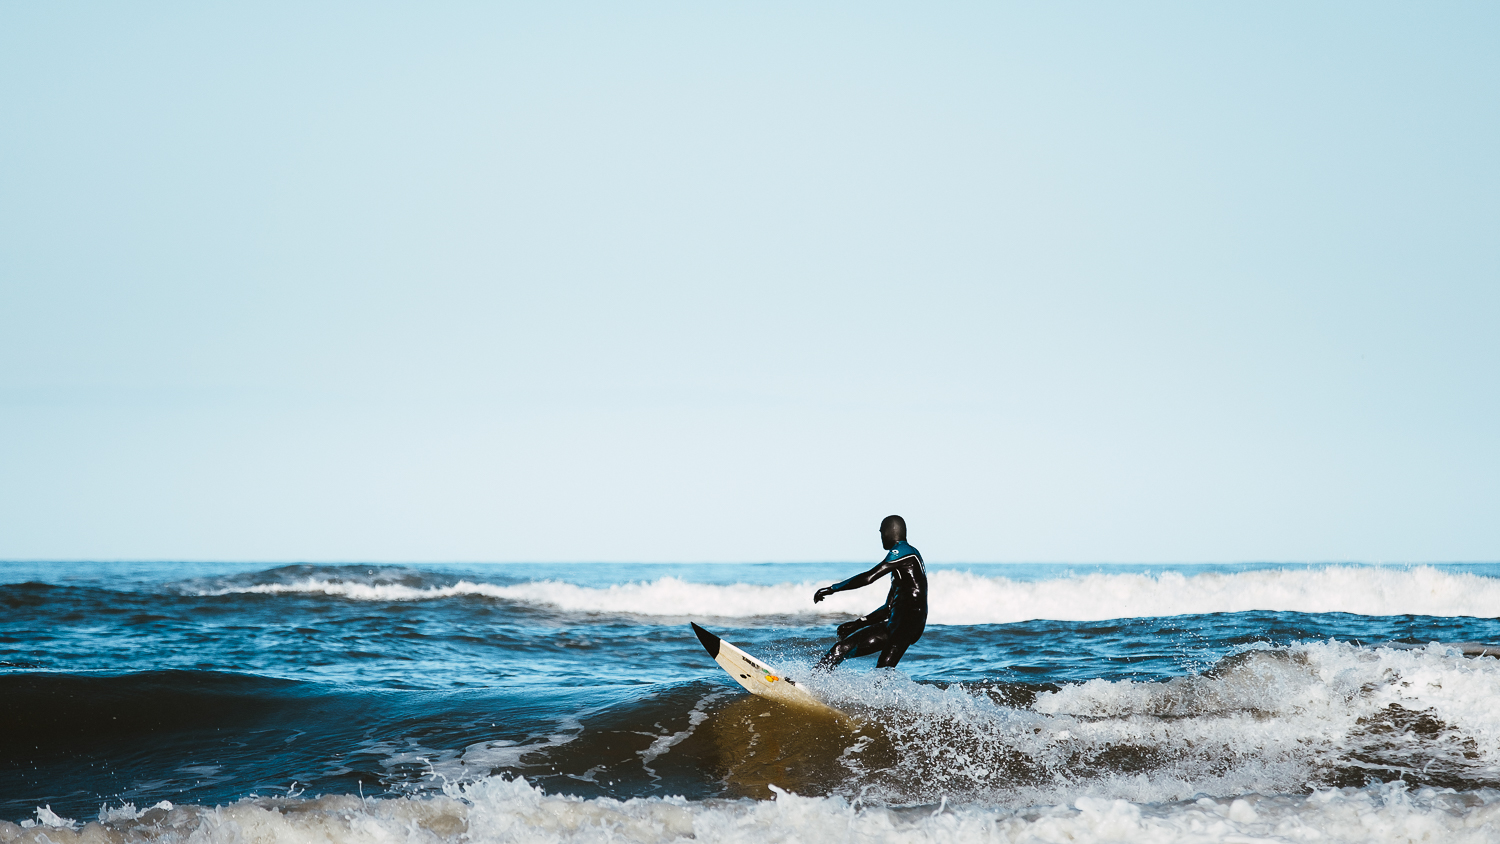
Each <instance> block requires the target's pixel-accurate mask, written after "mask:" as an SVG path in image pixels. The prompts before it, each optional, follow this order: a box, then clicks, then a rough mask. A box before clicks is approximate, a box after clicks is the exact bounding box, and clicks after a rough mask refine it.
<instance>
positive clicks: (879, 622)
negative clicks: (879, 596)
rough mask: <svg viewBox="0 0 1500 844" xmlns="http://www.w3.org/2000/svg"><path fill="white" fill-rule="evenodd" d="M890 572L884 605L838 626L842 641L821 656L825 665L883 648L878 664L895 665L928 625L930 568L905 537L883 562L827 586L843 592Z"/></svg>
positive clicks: (820, 661) (889, 666)
mask: <svg viewBox="0 0 1500 844" xmlns="http://www.w3.org/2000/svg"><path fill="white" fill-rule="evenodd" d="M886 575H890V576H891V593H890V595H888V596H886V599H885V606H883V607H881V608H880V609H878V610H876V611H874V612H872V613H870V614H869V615H866V616H861V617H860V618H856V619H855V620H853V621H850V622H846V623H844V624H840V625H839V640H838V642H837V643H836V644H835V645H834V646H833V647H832V648H830V649H829V651H828V653H826V654H824V655H823V658H822V659H820V660H818V666H819V667H821V668H832V667H834V666H835V665H838V664H839V663H841V662H843V661H844V660H845V659H847V658H849V657H851V656H869V655H870V654H872V653H876V652H879V654H880V659H879V661H877V662H876V663H875V666H876V667H877V668H894V667H895V665H896V663H898V662H900V661H901V656H902V654H904V653H906V649H907V648H909V647H911V644H912V643H913V642H915V641H917V640H918V639H920V638H922V631H923V630H924V629H925V628H926V627H927V568H926V566H925V565H924V564H923V563H922V555H921V554H920V553H919V552H918V551H917V549H915V548H913V547H911V546H910V545H908V544H907V543H906V540H904V539H902V540H899V541H897V542H896V545H895V547H893V548H892V549H891V551H890V553H889V554H886V555H885V559H884V560H882V561H881V562H880V565H878V566H876V567H875V568H872V569H870V570H869V571H867V572H865V573H863V574H856V575H855V576H853V577H851V578H849V579H848V580H846V581H844V582H843V583H835V584H834V585H832V586H830V587H828V589H829V591H830V592H843V591H844V590H846V589H858V588H860V587H861V586H869V585H870V584H871V583H874V582H875V581H877V580H879V579H880V578H882V577H885V576H886Z"/></svg>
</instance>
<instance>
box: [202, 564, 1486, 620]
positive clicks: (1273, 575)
mask: <svg viewBox="0 0 1500 844" xmlns="http://www.w3.org/2000/svg"><path fill="white" fill-rule="evenodd" d="M931 580H932V614H931V616H930V618H929V622H930V623H932V624H1007V623H1011V622H1018V621H1029V620H1033V619H1054V620H1058V621H1092V620H1102V619H1112V618H1144V617H1151V616H1176V615H1198V614H1206V613H1221V612H1246V611H1252V610H1270V611H1280V612H1302V613H1329V612H1345V613H1353V614H1357V615H1371V616H1392V615H1430V616H1475V617H1481V618H1487V617H1495V616H1500V580H1496V579H1494V578H1488V577H1481V576H1477V575H1471V574H1464V573H1450V572H1444V571H1440V570H1438V569H1435V568H1430V567H1416V568H1409V569H1406V568H1400V569H1398V568H1373V567H1354V566H1330V567H1327V568H1321V569H1296V570H1282V569H1270V570H1262V571H1248V572H1235V573H1229V574H1223V573H1205V574H1197V575H1184V574H1180V573H1177V572H1166V573H1162V574H1104V573H1096V574H1087V575H1082V576H1076V577H1068V578H1059V579H1054V580H1042V581H1035V582H1028V581H1019V580H1012V579H1010V578H1006V577H986V576H984V575H980V574H974V573H972V572H957V571H937V572H933V573H932V576H931ZM821 585H826V584H823V583H783V584H776V585H771V586H759V585H752V584H744V583H735V584H727V585H720V584H708V583H692V582H689V581H685V580H681V579H679V578H676V577H663V578H660V579H658V580H654V581H649V582H642V583H626V584H617V585H613V586H608V587H604V588H590V587H585V586H577V585H574V584H571V583H563V582H558V581H552V580H544V581H533V582H530V583H519V584H513V585H498V584H491V583H475V582H472V581H468V580H460V581H458V582H457V583H453V584H449V585H444V586H429V587H420V586H409V585H403V584H392V583H362V582H353V581H345V580H339V579H327V578H319V577H306V578H302V579H299V580H294V581H288V582H283V583H261V584H255V585H247V586H237V587H227V588H222V589H212V590H203V591H201V592H200V593H199V594H203V595H226V594H268V595H282V594H322V595H329V596H333V597H339V598H344V599H348V600H355V601H432V600H441V599H444V598H453V597H459V596H479V597H487V598H494V599H498V600H504V601H511V602H516V603H520V604H528V605H533V606H538V607H548V608H553V609H557V610H562V611H565V612H581V613H618V614H626V615H642V616H698V617H705V616H712V617H721V618H755V617H760V616H797V615H843V614H848V613H851V612H864V611H866V610H868V609H869V608H870V607H871V606H872V605H878V603H879V602H880V601H881V600H882V599H883V597H884V594H883V590H882V588H881V587H879V586H877V587H872V588H870V589H866V590H863V591H861V592H854V593H842V594H839V595H835V596H834V597H833V598H831V599H829V600H828V601H825V602H823V603H822V604H817V605H814V604H813V603H812V600H811V597H812V592H813V590H814V589H816V588H817V587H818V586H821Z"/></svg>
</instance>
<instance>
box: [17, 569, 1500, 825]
mask: <svg viewBox="0 0 1500 844" xmlns="http://www.w3.org/2000/svg"><path fill="white" fill-rule="evenodd" d="M859 568H860V567H859V566H857V565H855V564H840V565H834V564H817V565H759V566H753V565H716V566H709V565H705V566H678V565H568V566H560V565H552V566H520V565H494V566H438V565H434V566H395V567H391V566H367V565H350V566H279V567H268V566H255V565H225V564H198V563H170V564H139V563H129V564H118V563H116V564H106V563H61V564H53V563H48V564H29V563H5V564H0V583H3V585H0V724H3V729H0V818H3V819H9V820H13V821H19V820H21V819H23V818H29V817H32V816H33V814H34V812H35V810H36V809H37V807H40V806H50V807H51V810H52V811H53V812H56V813H58V814H59V815H63V816H67V817H73V818H79V817H92V816H93V815H94V814H96V813H97V812H98V811H99V808H100V806H101V805H104V804H120V803H124V802H129V803H132V804H134V805H136V806H145V805H150V804H153V803H156V802H158V801H162V800H167V801H171V802H172V803H173V804H179V805H180V804H192V805H205V806H211V805H218V804H225V803H229V802H232V801H235V800H238V799H240V798H244V797H247V796H250V795H259V796H262V797H266V796H274V795H288V794H293V795H301V796H303V797H304V798H308V797H312V796H316V795H319V794H362V795H365V796H366V797H371V796H386V797H394V796H404V797H413V796H415V797H420V796H421V795H424V794H433V793H437V792H438V791H439V790H440V789H441V788H442V787H443V786H444V785H445V784H448V785H450V786H451V785H452V784H453V783H459V782H475V781H479V780H484V779H485V778H502V779H505V778H512V777H518V776H519V777H524V778H526V780H527V781H528V782H529V783H530V784H531V786H532V787H534V788H537V789H540V790H541V791H543V792H545V793H547V794H561V795H576V796H579V797H583V798H589V799H600V798H621V799H624V798H631V797H652V796H664V795H681V796H683V797H685V798H687V799H688V800H689V801H705V800H710V801H711V800H715V799H734V798H742V797H748V798H753V799H757V800H764V799H767V798H770V797H771V796H772V794H773V792H772V791H771V790H770V786H773V785H774V786H776V787H778V788H783V789H786V790H791V791H795V792H797V793H799V794H807V795H831V796H842V797H845V798H846V799H859V800H862V801H864V802H865V803H868V804H871V805H891V806H906V805H925V804H932V803H946V802H948V801H952V802H954V803H956V804H969V805H979V806H1015V805H1029V804H1033V803H1038V802H1043V803H1044V802H1047V801H1064V802H1066V801H1068V800H1072V799H1074V798H1075V797H1077V796H1078V795H1080V794H1097V795H1104V796H1109V795H1111V794H1113V795H1115V796H1119V797H1123V798H1125V799H1127V800H1134V801H1141V800H1145V801H1148V802H1151V801H1171V800H1185V799H1187V798H1189V797H1191V796H1193V795H1194V794H1199V793H1201V794H1209V795H1223V796H1233V795H1234V794H1238V793H1250V792H1258V793H1270V794H1307V793H1310V792H1311V791H1315V790H1316V789H1318V788H1326V787H1354V788H1359V787H1367V786H1369V785H1371V784H1374V783H1382V782H1385V783H1389V782H1402V783H1407V784H1410V785H1411V786H1413V787H1422V786H1428V787H1443V788H1454V789H1457V790H1459V791H1460V792H1474V793H1478V792H1480V791H1482V790H1484V789H1487V788H1494V787H1500V768H1497V767H1496V766H1497V765H1500V745H1497V742H1500V731H1497V732H1494V733H1490V732H1486V731H1487V730H1491V729H1493V728H1495V727H1497V726H1500V723H1496V722H1497V720H1500V716H1497V715H1495V714H1492V710H1494V709H1496V708H1495V707H1494V706H1493V700H1495V699H1500V698H1494V697H1487V696H1488V695H1491V694H1493V693H1500V672H1497V671H1496V668H1497V667H1500V661H1497V660H1493V659H1485V658H1482V657H1474V656H1465V655H1464V654H1463V652H1462V651H1461V650H1455V649H1452V648H1447V649H1445V648H1442V647H1438V646H1429V645H1428V643H1431V642H1443V643H1458V642H1500V620H1497V619H1496V618H1495V617H1494V616H1496V615H1500V567H1495V566H1488V567H1487V566H1436V567H1420V568H1399V567H1397V568H1375V567H1355V566H1335V567H1328V566H1311V567H1285V566H1229V567H1226V566H1218V567H1124V566H1104V567H1078V566H1074V567H1061V566H1027V567H1011V566H990V567H984V566H980V567H974V566H966V567H942V566H934V567H933V588H934V593H935V598H934V614H933V623H932V624H931V625H930V626H929V628H928V631H927V633H926V635H925V636H924V638H923V639H922V640H921V642H919V643H918V644H917V645H916V646H914V647H913V648H912V649H911V650H910V652H909V653H908V656H907V657H906V658H905V660H904V661H903V662H902V663H901V665H900V668H899V670H898V671H897V672H894V673H891V672H877V671H873V670H871V669H870V668H869V666H868V662H869V661H868V660H866V661H863V662H859V661H855V662H851V663H848V664H847V665H846V667H845V668H844V669H841V670H840V671H839V672H837V673H836V674H835V675H834V676H833V677H831V678H827V679H825V680H822V681H818V680H816V678H810V680H809V681H810V682H813V686H814V688H815V690H816V691H818V693H819V694H820V695H822V696H824V697H825V698H826V699H828V700H830V702H833V703H835V705H838V706H840V707H841V708H843V709H845V710H846V711H849V712H851V713H853V714H856V715H858V716H859V718H860V719H861V723H862V724H863V726H861V727H859V728H857V729H856V728H845V727H838V726H833V725H828V724H819V723H813V722H810V721H807V720H806V719H798V718H794V717H789V716H787V715H786V714H785V713H784V712H782V710H780V709H779V707H778V706H777V705H776V704H773V703H770V702H768V701H765V700H762V699H758V698H753V697H750V696H748V695H745V694H744V693H743V692H741V691H740V690H739V689H738V687H737V686H734V685H732V684H731V683H730V682H729V681H728V678H726V677H725V676H724V675H723V674H722V672H720V671H719V670H718V669H717V667H716V666H715V665H714V664H713V663H712V661H711V660H709V659H708V657H707V655H706V654H705V653H704V651H703V650H702V648H701V646H700V645H699V643H698V641H697V640H696V638H695V637H694V636H693V635H692V633H691V631H690V630H689V628H688V626H687V622H688V621H697V622H699V623H701V624H704V625H705V626H708V627H710V628H711V629H713V630H714V631H715V632H717V633H719V634H720V635H722V636H723V637H725V638H726V639H728V640H730V641H733V642H735V643H737V644H739V645H741V646H742V647H744V648H746V649H747V650H750V651H751V652H754V653H757V654H760V655H762V656H763V657H765V658H766V659H768V660H769V661H772V662H773V663H775V664H778V665H782V666H784V667H785V669H786V670H787V671H789V672H791V673H792V674H793V675H794V676H801V675H800V674H799V672H802V673H804V674H805V672H806V668H807V667H808V666H809V665H810V663H811V662H812V661H813V660H814V659H815V658H816V657H817V656H818V655H819V654H820V653H821V652H822V651H823V650H824V649H826V647H827V646H828V645H829V644H830V643H831V641H832V639H831V636H832V628H833V626H834V624H836V623H837V622H838V621H840V620H845V619H847V618H848V615H847V613H848V612H854V611H859V612H862V611H867V610H869V609H872V608H873V607H875V606H877V605H878V604H879V603H880V601H881V600H882V599H883V597H884V587H883V586H875V587H871V588H869V589H867V590H864V591H865V592H866V593H868V594H863V593H856V594H854V595H851V596H838V597H839V598H841V599H845V600H846V601H847V603H848V607H847V608H842V609H841V607H842V605H840V607H834V608H833V609H831V610H829V609H826V608H825V607H824V606H822V605H820V606H819V607H818V608H817V610H818V612H819V613H821V614H816V615H815V614H814V607H813V605H812V602H811V592H812V588H814V586H816V585H826V584H827V583H828V582H831V581H833V580H837V579H842V578H844V577H846V576H848V575H850V574H852V573H854V572H855V571H858V570H859ZM943 590H947V593H946V595H944V594H942V593H943ZM1112 602H1117V603H1118V604H1119V605H1120V606H1122V607H1127V606H1128V607H1134V608H1136V610H1137V612H1138V613H1140V610H1141V609H1142V608H1144V609H1146V610H1153V609H1154V610H1155V611H1161V612H1169V611H1170V612H1172V614H1170V615H1153V614H1146V613H1140V614H1137V615H1136V616H1135V617H1125V616H1124V615H1123V613H1122V617H1100V618H1092V617H1080V616H1088V615H1099V614H1100V613H1101V612H1105V610H1096V611H1092V612H1091V611H1090V608H1091V607H1095V606H1098V607H1104V608H1108V607H1110V606H1112V605H1114V604H1113V603H1112ZM1299 602H1302V603H1308V602H1313V603H1318V602H1322V603H1320V604H1319V610H1318V611H1306V610H1299V609H1298V607H1297V606H1294V605H1296V604H1298V603H1299ZM830 603H831V602H830ZM1257 604H1263V605H1264V606H1262V607H1259V608H1255V609H1243V608H1242V607H1245V606H1255V605H1257ZM1325 604H1326V605H1329V606H1332V607H1334V609H1327V608H1325V607H1324V606H1323V605H1325ZM1339 607H1343V608H1345V609H1346V610H1347V611H1341V610H1340V609H1339ZM1445 607H1446V608H1448V609H1450V610H1451V614H1445V613H1443V612H1434V610H1443V609H1444V608H1445ZM1485 607H1491V608H1492V609H1491V611H1489V612H1487V613H1486V612H1485V611H1484V608H1485ZM1476 608H1477V609H1476ZM1184 609H1185V610H1188V611H1186V612H1182V611H1181V610H1184ZM1059 616H1063V617H1066V616H1073V618H1072V619H1071V620H1054V619H1053V617H1059ZM1402 645H1408V646H1419V647H1401V646H1402ZM1471 650H1472V649H1471ZM1434 686H1435V687H1436V688H1433V687H1434Z"/></svg>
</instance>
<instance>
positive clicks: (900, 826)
mask: <svg viewBox="0 0 1500 844" xmlns="http://www.w3.org/2000/svg"><path fill="white" fill-rule="evenodd" d="M27 823H28V824H29V826H26V827H22V826H19V825H17V824H11V823H6V822H0V842H6V844H44V842H45V843H46V844H88V842H95V841H107V840H114V841H119V840H129V841H138V842H153V844H154V843H155V842H160V844H178V842H181V844H187V842H193V844H217V842H225V844H231V842H232V844H260V842H265V844H275V843H276V842H285V841H323V842H328V844H356V842H366V841H407V842H424V843H425V844H441V842H454V844H458V843H459V842H475V844H485V843H486V842H519V841H526V842H570V843H571V842H577V843H578V844H595V842H606V841H608V842H630V844H664V843H665V842H678V841H683V840H694V841H698V842H705V843H708V842H712V843H713V844H718V842H723V844H735V843H736V842H746V844H749V842H754V844H765V842H795V841H847V842H889V843H890V844H898V842H935V841H944V842H951V841H1072V842H1078V844H1090V842H1122V844H1123V843H1125V842H1143V844H1145V843H1147V842H1149V844H1173V842H1203V841H1269V840H1275V841H1287V840H1299V841H1300V840H1317V841H1320V842H1329V844H1340V842H1362V844H1366V843H1367V844H1381V842H1398V841H1399V842H1409V841H1444V842H1453V844H1467V843H1468V842H1475V844H1479V842H1489V841H1492V840H1493V835H1494V833H1493V830H1494V829H1495V828H1496V827H1500V793H1496V792H1493V791H1480V792H1467V793H1455V792H1452V791H1448V790H1444V789H1414V790H1412V789H1407V788H1406V787H1404V786H1402V785H1400V784H1395V785H1381V786H1374V787H1369V788H1362V789H1355V788H1343V789H1327V790H1321V791H1317V792H1314V793H1312V794H1310V795H1299V796H1284V797H1276V796H1261V795H1254V794H1252V795H1246V796H1243V797H1234V798H1211V797H1204V798H1200V799H1197V800H1192V801H1184V802H1178V803H1170V804H1161V805H1153V804H1141V803H1132V802H1128V801H1125V800H1109V799H1101V798H1093V797H1079V798H1077V799H1076V800H1073V801H1071V802H1069V803H1065V804H1059V805H1052V806H1043V807H1035V808H1031V809H1027V810H1022V811H1016V810H1003V809H990V808H982V807H949V806H946V805H943V804H939V805H936V806H927V807H919V808H915V809H906V810H902V809H890V808H880V807H873V808H872V807H862V806H859V805H857V804H851V803H850V802H848V801H846V800H845V799H843V798H840V797H803V796H798V795H796V794H792V793H788V792H786V791H782V790H777V791H776V793H775V799H774V800H767V801H751V800H736V801H710V802H689V801H685V800H682V799H680V798H654V797H653V798H644V799H631V800H623V801H621V800H614V799H611V798H595V799H581V798H577V797H570V796H565V795H553V794H548V793H546V792H544V791H542V790H540V789H537V788H535V787H533V786H532V785H530V784H529V783H528V782H527V781H526V780H524V779H507V778H502V777H491V778H487V779H485V780H482V781H480V782H476V783H472V784H467V785H453V786H449V787H448V788H446V789H445V793H444V794H442V795H439V796H433V797H426V798H400V799H387V800H373V799H362V798H359V797H355V796H350V795H336V796H325V797H319V798H315V799H300V798H279V799H249V800H242V801H240V802H237V803H233V804H230V805H228V806H223V807H218V808H207V807H202V806H174V805H172V804H170V803H161V804H158V805H157V806H153V807H150V808H148V809H144V810H137V809H136V808H135V807H134V806H130V805H126V806H119V807H115V808H113V809H108V808H107V809H105V810H104V811H102V812H100V815H99V820H96V821H92V822H90V823H88V824H87V825H81V824H79V823H78V822H77V821H75V820H72V819H69V818H64V817H60V816H58V815H57V814H55V813H53V812H51V811H50V810H47V809H46V808H45V807H39V809H38V811H37V818H36V819H35V820H31V821H27Z"/></svg>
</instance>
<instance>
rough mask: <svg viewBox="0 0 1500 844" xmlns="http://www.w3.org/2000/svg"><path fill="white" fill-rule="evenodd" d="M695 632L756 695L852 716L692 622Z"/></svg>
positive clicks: (718, 660)
mask: <svg viewBox="0 0 1500 844" xmlns="http://www.w3.org/2000/svg"><path fill="white" fill-rule="evenodd" d="M693 632H694V633H696V634H698V641H700V642H702V643H703V649H704V650H706V651H708V655H709V656H711V657H713V658H714V662H717V663H718V664H719V667H720V668H722V669H724V671H725V673H727V674H728V675H729V676H730V677H733V678H734V681H735V682H736V683H739V684H740V685H741V686H744V687H745V690H746V691H748V692H750V694H753V695H759V696H760V697H766V698H770V699H771V700H774V701H777V702H778V703H784V704H786V705H788V706H795V707H798V708H800V709H805V710H811V711H814V712H821V713H823V714H825V715H834V716H837V717H839V718H848V717H849V716H848V715H846V714H844V713H843V712H840V711H839V710H837V709H834V708H833V707H831V706H829V705H828V704H826V703H824V702H823V701H821V700H818V698H817V696H816V695H814V694H813V693H812V692H809V691H808V690H807V689H804V688H803V687H801V686H799V685H797V683H796V682H795V681H793V680H790V679H788V678H786V677H785V676H783V675H782V674H781V673H780V672H778V671H776V670H774V669H772V668H771V667H770V666H769V665H766V664H765V663H764V662H761V661H760V660H758V659H756V658H755V657H753V656H751V655H749V654H747V653H745V652H744V651H742V650H740V649H739V648H737V647H735V646H734V645H732V644H730V643H728V642H726V641H724V640H723V639H720V638H719V637H718V636H715V635H714V634H712V633H710V632H708V631H707V630H704V629H703V628H702V627H699V626H698V625H696V624H694V625H693Z"/></svg>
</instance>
